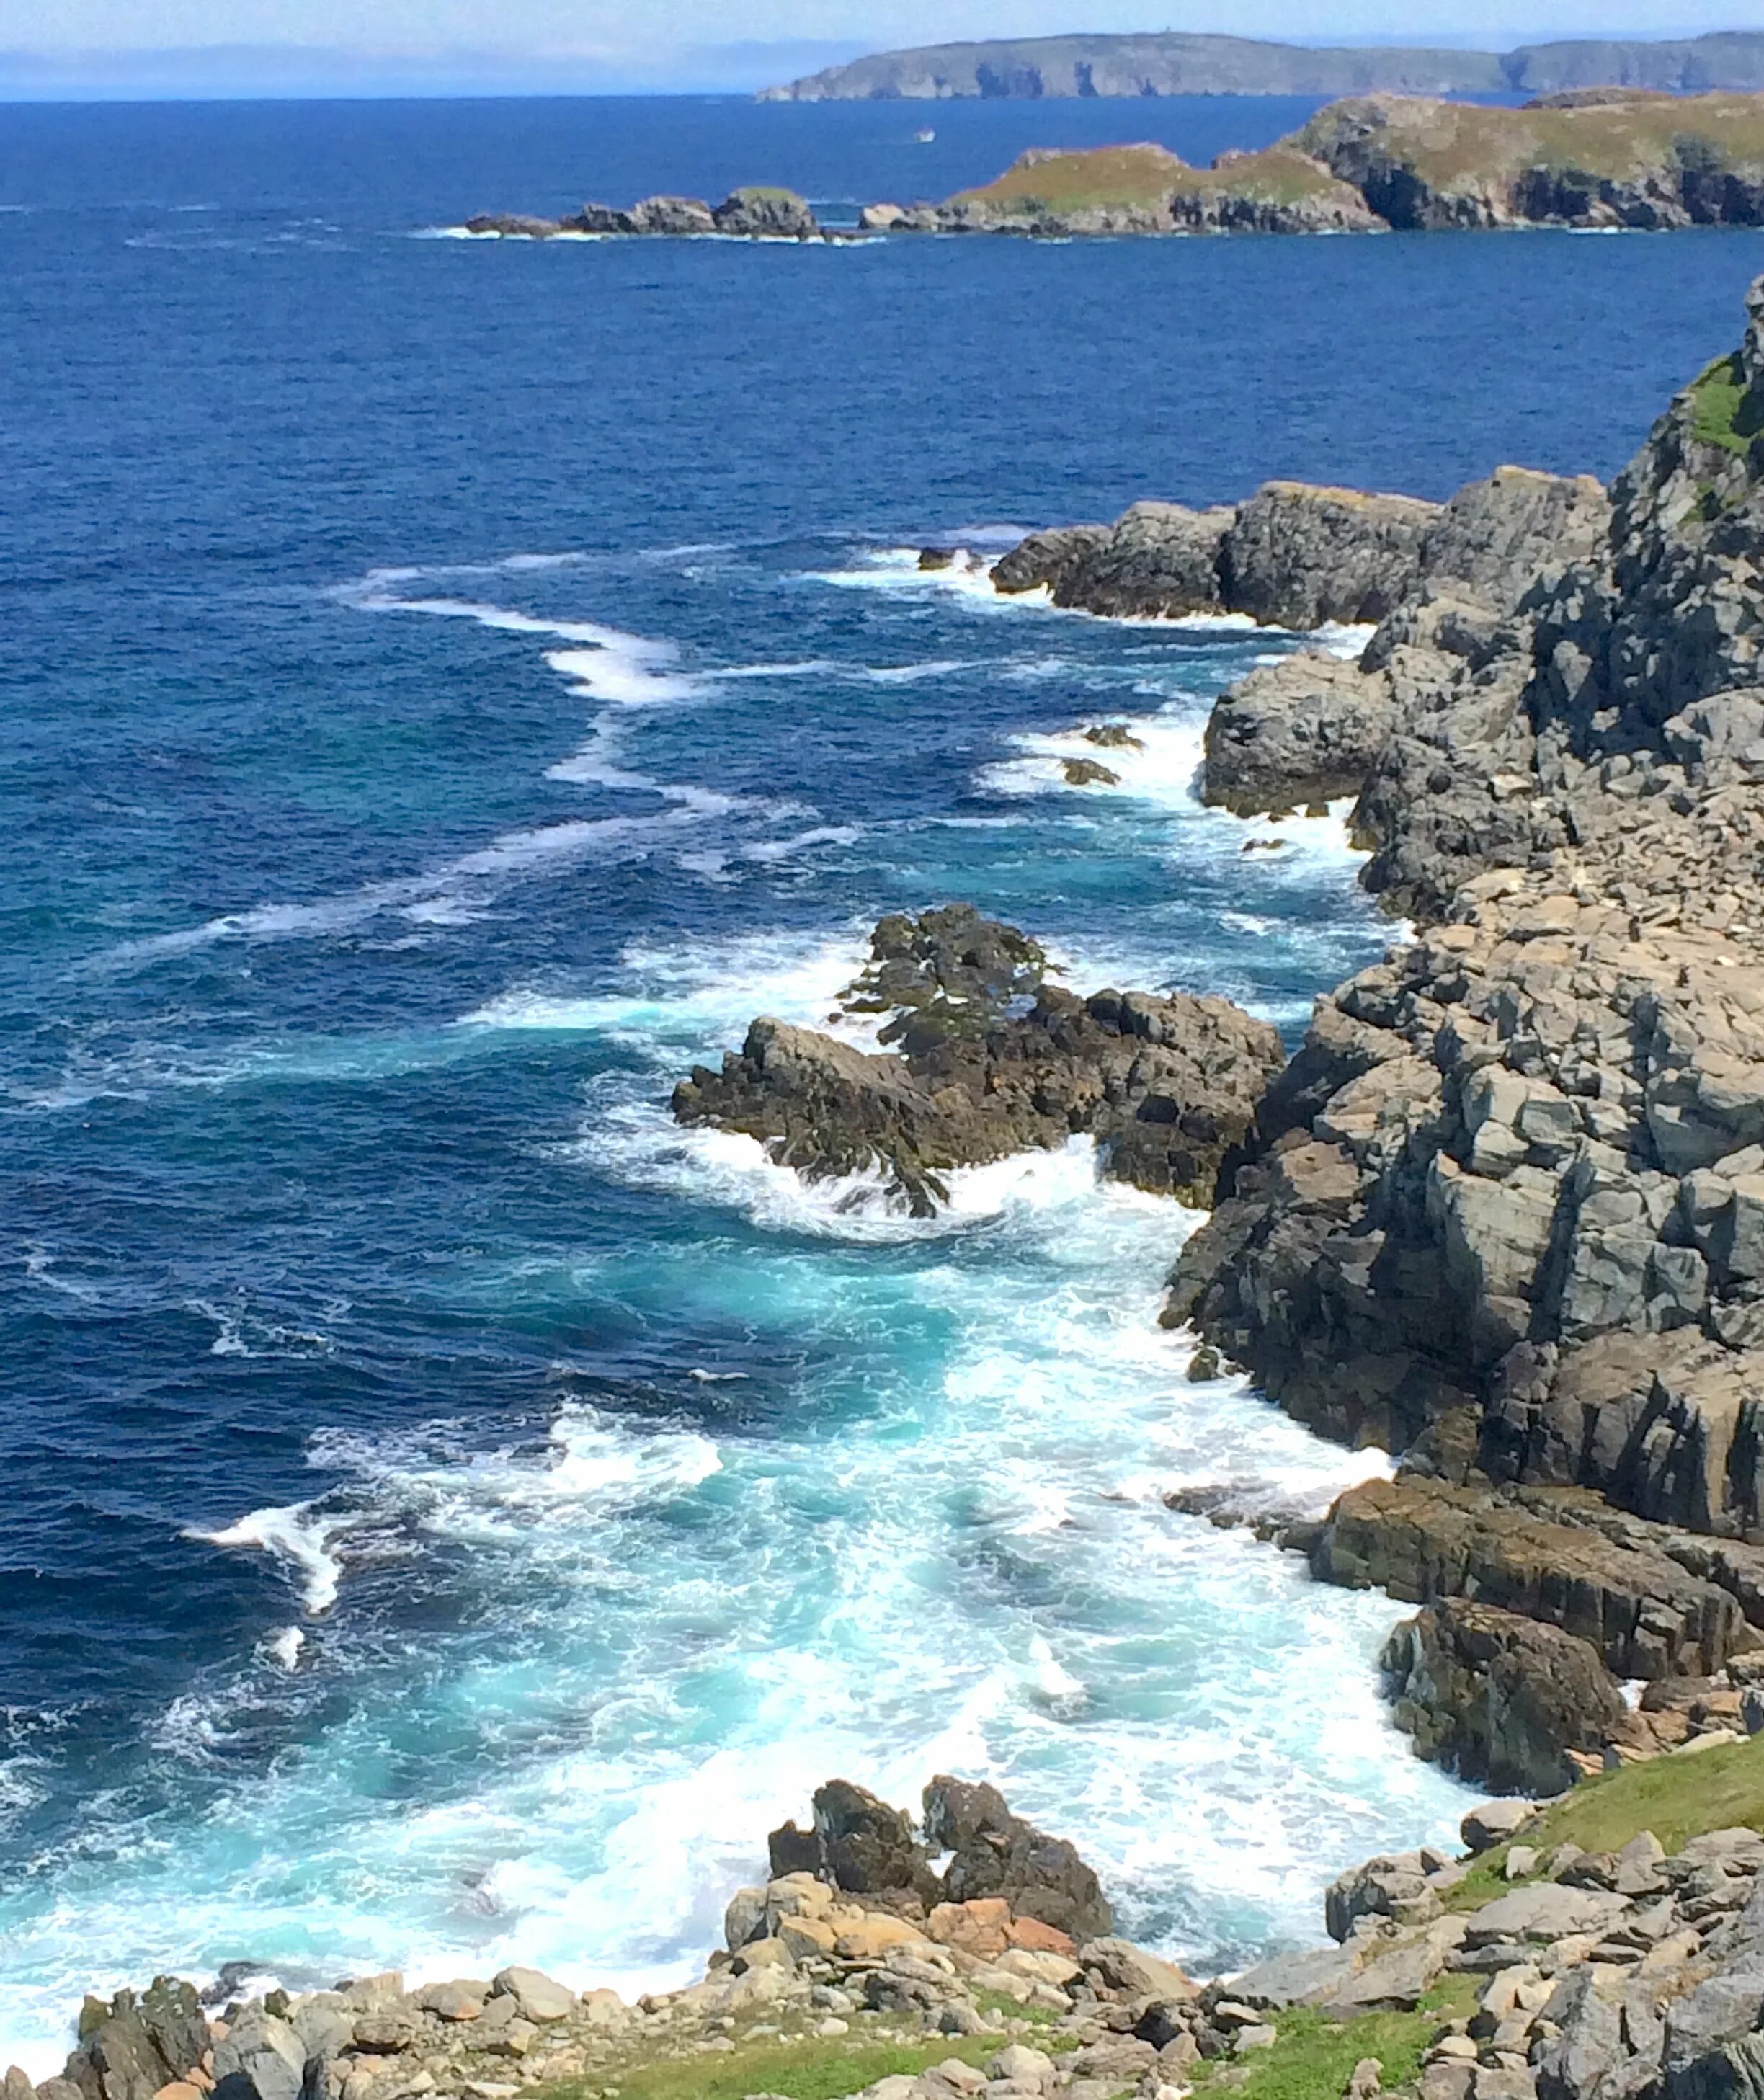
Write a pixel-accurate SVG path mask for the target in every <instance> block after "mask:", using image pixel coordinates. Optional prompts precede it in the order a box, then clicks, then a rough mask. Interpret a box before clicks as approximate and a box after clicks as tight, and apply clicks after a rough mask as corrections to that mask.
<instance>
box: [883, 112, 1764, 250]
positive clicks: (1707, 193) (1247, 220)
mask: <svg viewBox="0 0 1764 2100" xmlns="http://www.w3.org/2000/svg"><path fill="white" fill-rule="evenodd" d="M884 212H885V214H892V215H886V216H880V217H878V216H872V217H871V219H870V220H869V222H868V223H871V224H872V225H876V226H882V227H886V228H888V229H889V230H897V231H900V232H994V233H1021V234H1032V235H1043V236H1058V237H1070V236H1074V235H1081V234H1097V233H1180V232H1210V233H1229V232H1261V233H1314V232H1377V231H1384V230H1387V229H1389V228H1391V227H1396V228H1398V229H1400V230H1402V231H1409V232H1415V231H1437V230H1440V229H1443V228H1448V227H1482V228H1492V227H1513V226H1574V227H1625V226H1629V227H1650V228H1654V229H1660V228H1665V227H1685V226H1722V225H1737V226H1756V225H1758V224H1760V223H1764V100H1761V99H1760V98H1759V97H1758V96H1757V95H1744V94H1709V95H1699V96H1696V98H1694V99H1689V100H1685V99H1677V98H1674V97H1673V96H1670V95H1657V94H1652V93H1648V92H1647V91H1643V90H1634V89H1626V88H1614V89H1604V90H1599V91H1597V92H1593V93H1582V94H1573V93H1570V94H1566V95H1555V96H1549V97H1546V98H1544V99H1541V100H1539V101H1537V102H1535V103H1531V104H1527V105H1526V106H1525V107H1524V108H1519V109H1512V108H1488V107H1485V106H1483V105H1480V104H1471V103H1463V102H1450V101H1442V100H1439V99H1434V98H1430V97H1426V96H1415V95H1358V96H1353V97H1350V98H1348V99H1345V100H1342V101H1338V102H1333V103H1331V104H1330V105H1329V107H1328V108H1325V109H1322V110H1320V111H1319V112H1318V113H1317V114H1316V116H1315V117H1312V119H1311V121H1310V122H1309V123H1308V124H1306V125H1305V126H1303V128H1302V129H1301V130H1298V131H1295V132H1294V133H1293V134H1292V135H1290V137H1289V138H1286V139H1281V141H1280V142H1279V143H1277V145H1274V146H1272V147H1270V148H1267V149H1266V150H1265V151H1263V152H1257V153H1231V154H1224V155H1221V156H1220V157H1219V160H1218V161H1215V163H1214V165H1213V166H1212V167H1211V169H1206V170H1197V169H1193V168H1189V167H1188V166H1186V165H1184V163H1183V162H1182V161H1179V160H1178V159H1177V158H1176V157H1175V156H1174V155H1173V154H1170V153H1166V152H1164V150H1163V149H1162V148H1161V147H1156V146H1131V147H1105V148H1096V149H1093V150H1091V151H1090V152H1066V153H1052V152H1047V151H1045V150H1043V149H1038V150H1036V151H1034V152H1029V153H1025V155H1023V157H1021V159H1020V160H1019V161H1017V163H1016V165H1014V166H1013V167H1012V168H1010V169H1008V170H1006V172H1005V173H1004V174H1002V175H1001V176H999V178H998V179H997V180H996V181H994V182H991V183H986V184H985V185H983V186H982V187H981V188H978V189H973V190H966V191H964V192H962V193H961V194H960V195H959V196H955V197H951V198H950V200H949V201H948V202H947V203H946V204H944V205H941V206H938V207H936V208H934V209H932V208H922V209H920V210H917V211H915V212H911V213H904V214H903V213H900V212H898V211H897V208H896V207H893V206H889V207H885V208H884Z"/></svg>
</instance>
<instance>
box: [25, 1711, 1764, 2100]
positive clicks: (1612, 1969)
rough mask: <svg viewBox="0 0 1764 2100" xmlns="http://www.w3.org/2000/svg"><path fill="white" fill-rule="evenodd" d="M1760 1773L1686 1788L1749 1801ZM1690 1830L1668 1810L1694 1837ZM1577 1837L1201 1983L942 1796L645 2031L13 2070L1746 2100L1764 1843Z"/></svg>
mask: <svg viewBox="0 0 1764 2100" xmlns="http://www.w3.org/2000/svg"><path fill="white" fill-rule="evenodd" d="M1760 1755H1761V1752H1760V1750H1759V1749H1756V1748H1749V1749H1745V1750H1744V1751H1742V1752H1740V1753H1739V1754H1738V1760H1739V1761H1736V1758H1735V1755H1733V1754H1729V1755H1727V1758H1726V1761H1725V1762H1721V1763H1717V1762H1704V1761H1699V1762H1698V1765H1697V1766H1694V1767H1683V1774H1684V1776H1685V1777H1686V1778H1688V1777H1690V1776H1692V1774H1693V1773H1694V1772H1695V1771H1697V1770H1699V1769H1700V1771H1704V1772H1711V1773H1713V1774H1715V1778H1714V1780H1713V1787H1714V1789H1715V1790H1716V1791H1717V1792H1719V1791H1720V1790H1721V1789H1723V1788H1725V1789H1727V1791H1728V1792H1729V1793H1733V1792H1734V1790H1735V1787H1736V1785H1738V1786H1740V1788H1742V1789H1743V1788H1744V1785H1747V1784H1750V1785H1756V1783H1757V1774H1756V1773H1755V1771H1754V1770H1753V1768H1754V1767H1757V1765H1758V1763H1759V1760H1760ZM1740 1761H1744V1762H1740ZM1656 1792H1657V1790H1656ZM1684 1796H1685V1788H1684V1785H1682V1781H1681V1784H1680V1785H1679V1786H1678V1789H1676V1792H1675V1793H1672V1794H1668V1795H1666V1796H1665V1797H1663V1798H1658V1799H1657V1800H1656V1807H1658V1808H1660V1809H1661V1810H1663V1811H1665V1815H1666V1816H1667V1817H1669V1818H1677V1819H1678V1820H1679V1821H1680V1822H1683V1821H1684V1820H1686V1815H1685V1808H1684ZM1745 1798H1747V1799H1748V1800H1749V1799H1750V1798H1749V1797H1745ZM1576 1799H1577V1798H1576ZM1575 1805H1576V1804H1575V1801H1573V1800H1571V1801H1570V1802H1568V1804H1566V1805H1565V1806H1558V1807H1555V1808H1549V1807H1546V1808H1545V1809H1543V1810H1542V1811H1539V1810H1537V1809H1536V1808H1534V1807H1533V1806H1532V1804H1531V1803H1530V1802H1516V1801H1505V1802H1489V1803H1488V1804H1486V1805H1485V1806H1484V1807H1481V1808H1480V1809H1476V1810H1473V1811H1471V1813H1470V1815H1467V1816H1466V1818H1465V1819H1464V1824H1463V1833H1462V1835H1463V1839H1464V1842H1465V1844H1466V1847H1467V1850H1466V1853H1465V1854H1464V1855H1462V1856H1461V1857H1455V1858H1454V1857H1453V1855H1451V1854H1449V1853H1448V1852H1445V1851H1438V1850H1422V1851H1417V1852H1412V1853H1403V1854H1399V1855H1381V1856H1378V1857H1376V1858H1374V1859H1371V1860H1367V1861H1365V1863H1364V1864H1361V1865H1360V1866H1358V1867H1356V1868H1352V1869H1350V1870H1349V1871H1348V1872H1347V1873H1343V1875H1341V1876H1340V1877H1338V1879H1337V1880H1336V1881H1335V1882H1334V1883H1333V1884H1331V1886H1330V1888H1329V1890H1327V1892H1326V1894H1325V1899H1324V1904H1323V1913H1324V1922H1325V1926H1326V1929H1327V1931H1328V1934H1329V1943H1326V1944H1320V1945H1317V1946H1315V1947H1312V1948H1303V1949H1299V1950H1296V1951H1293V1952H1287V1953H1283V1954H1277V1955H1275V1956H1273V1957H1271V1958H1269V1959H1267V1960H1265V1961H1261V1962H1259V1963H1258V1964H1257V1965H1255V1966H1254V1967H1252V1968H1250V1969H1249V1970H1241V1971H1239V1972H1237V1973H1236V1974H1229V1975H1226V1976H1221V1977H1216V1978H1215V1979H1211V1981H1206V1982H1202V1981H1197V1980H1196V1979H1193V1978H1191V1977H1190V1976H1188V1974H1185V1973H1184V1971H1183V1970H1181V1969H1180V1968H1178V1967H1177V1966H1175V1965H1174V1964H1173V1963H1171V1962H1170V1961H1166V1960H1164V1959H1162V1957H1159V1956H1158V1955H1155V1954H1153V1953H1150V1952H1147V1951H1146V1950H1145V1949H1144V1948H1139V1947H1136V1946H1134V1945H1133V1944H1131V1943H1130V1942H1128V1941H1127V1940H1125V1939H1121V1938H1120V1937H1118V1935H1116V1934H1115V1932H1114V1917H1113V1915H1112V1913H1111V1911H1110V1909H1109V1904H1108V1900H1107V1899H1106V1897H1105V1895H1104V1893H1103V1890H1102V1888H1101V1886H1100V1883H1099V1882H1098V1881H1097V1878H1096V1875H1095V1873H1093V1872H1092V1871H1091V1868H1089V1867H1088V1866H1087V1864H1085V1863H1084V1861H1083V1860H1082V1859H1081V1858H1080V1857H1079V1856H1078V1853H1077V1852H1076V1851H1074V1848H1073V1847H1072V1846H1070V1845H1069V1844H1068V1843H1066V1842H1064V1841H1062V1840H1061V1839H1058V1838H1051V1837H1049V1836H1048V1835H1047V1833H1044V1832H1042V1831H1040V1830H1038V1829H1035V1828H1034V1825H1033V1824H1029V1823H1027V1822H1025V1821H1024V1820H1022V1819H1021V1817H1019V1816H1017V1815H1013V1814H1012V1811H1011V1810H1010V1809H1009V1808H1008V1806H1007V1805H1006V1803H1005V1802H1004V1801H1003V1799H1002V1798H1001V1797H1000V1796H999V1794H998V1793H997V1792H996V1791H995V1790H994V1789H993V1788H991V1787H990V1786H986V1785H969V1784H964V1783H963V1782H961V1781H959V1780H951V1779H949V1778H946V1777H940V1778H937V1779H934V1780H933V1781H932V1782H931V1783H930V1785H928V1787H927V1788H926V1789H925V1792H924V1812H923V1815H922V1818H921V1819H920V1820H919V1821H918V1822H917V1823H915V1821H914V1820H913V1819H911V1818H910V1817H909V1816H907V1815H905V1814H903V1813H902V1812H901V1811H898V1810H897V1809H894V1808H893V1807H890V1806H889V1804H888V1803H887V1802H884V1801H881V1800H879V1799H878V1798H876V1797H875V1795H873V1794H871V1793H867V1792H866V1791H865V1790H864V1789H862V1788H861V1787H857V1786H853V1785H850V1784H849V1783H848V1782H846V1781H844V1780H831V1781H830V1782H828V1783H827V1785H824V1786H822V1787H821V1788H820V1789H818V1790H817V1792H816V1793H815V1797H814V1816H813V1820H812V1821H811V1823H810V1824H809V1827H808V1828H807V1829H797V1828H796V1825H795V1824H784V1825H783V1827H782V1829H778V1830H776V1831H774V1833H772V1836H771V1838H770V1846H769V1851H770V1872H769V1876H768V1878H767V1879H766V1881H765V1882H764V1883H763V1884H756V1885H755V1886H751V1887H744V1888H740V1889H738V1890H735V1891H734V1894H733V1895H732V1896H731V1897H730V1901H729V1904H728V1906H727V1910H726V1913H725V1920H724V1941H725V1943H724V1945H723V1946H722V1947H721V1948H718V1949H717V1950H716V1951H715V1952H713V1953H712V1956H711V1957H710V1960H709V1961H708V1965H707V1967H706V1970H705V1973H704V1975H703V1978H702V1979H701V1980H700V1981H699V1982H698V1983H694V1984H691V1985H689V1986H687V1987H686V1988H683V1989H680V1990H676V1991H668V1992H659V1993H653V1994H650V1995H646V1996H643V1997H642V1998H640V1999H639V2000H638V2001H637V2003H636V2004H634V2005H631V2004H627V2003H625V2002H624V2001H623V2000H622V1999H620V1996H618V1995H617V1993H615V1992H612V1991H610V1990H605V1989H593V1988H591V1989H589V1990H588V1991H586V1992H582V1993H580V1994H579V1993H578V1992H576V1991H574V1990H572V1989H571V1988H568V1987H567V1986H566V1985H564V1984H562V1983H558V1982H557V1981H555V1980H554V1979H552V1978H550V1977H549V1976H547V1975H545V1974H542V1973H540V1971H538V1970H533V1969H530V1968H520V1967H512V1968H505V1969H503V1970H500V1971H498V1972H497V1974H496V1975H495V1976H493V1977H492V1978H490V1979H479V1978H470V1977H461V1978H456V1979H450V1980H448V1981H445V1982H440V1983H430V1984H427V1985H425V1986H421V1987H418V1988H412V1989H407V1988H405V1984H404V1978H403V1977H402V1976H401V1975H399V1974H397V1973H395V1972H388V1973H385V1974H377V1975H373V1976H368V1977H358V1978H354V1979H344V1980H342V1981H340V1982H339V1983H337V1984H336V1985H335V1986H334V1987H333V1988H329V1989H324V1990H318V1991H311V1992H302V1993H299V1994H298V1995H291V1994H289V1992H285V1991H281V1990H271V1991H269V1992H265V1993H262V1994H261V1995H258V1996H246V1997H241V1996H237V1995H236V1991H235V1989H234V1988H233V1987H232V1986H231V1985H230V1984H229V1983H228V1981H227V1978H226V1977H225V1976H224V1975H223V1977H222V1978H221V1979H218V1980H217V1983H215V1984H214V1986H212V1987H210V1988H209V1989H207V1990H199V1989H198V1988H197V1987H196V1985H195V1984H194V1983H190V1982H187V1981H181V1980H179V1979H173V1978H169V1977H164V1976H161V1977H159V1978H157V1979H155V1980H154V1982H153V1983H152V1985H151V1986H150V1987H149V1988H147V1989H146V1990H144V1991H143V1992H139V1994H137V1993H136V1992H132V1991H123V1992H118V1993H117V1994H116V1995H115V1996H112V1997H111V1998H109V1999H108V2000H107V1999H102V1998H95V1997H94V1998H88V1999H87V2001H86V2005H85V2008H84V2010H82V2014H81V2016H80V2020H79V2039H78V2042H77V2046H76V2047H75V2049H73V2053H72V2054H70V2056H69V2057H68V2061H67V2064H66V2067H65V2069H64V2071H63V2072H62V2073H61V2074H60V2076H55V2077H53V2078H49V2079H46V2080H43V2081H42V2084H41V2085H33V2084H32V2082H31V2080H29V2078H28V2077H26V2076H25V2075H24V2073H23V2072H22V2071H18V2070H16V2069H13V2070H10V2071H7V2074H6V2076H5V2080H4V2091H5V2095H6V2100H209V2096H214V2100H428V2096H438V2100H518V2096H519V2095H520V2094H522V2093H527V2092H532V2093H557V2094H560V2095H562V2094H569V2095H575V2096H580V2100H591V2097H593V2100H621V2096H623V2095H624V2094H625V2093H675V2094H680V2095H702V2096H705V2100H710V2096H714V2095H718V2094H742V2093H747V2094H750V2095H754V2096H756V2100H758V2097H759V2096H764V2100H772V2095H771V2094H770V2093H769V2091H768V2089H767V2088H766V2087H765V2085H763V2084H761V2083H759V2082H758V2081H760V2080H763V2079H764V2078H765V2077H767V2076H770V2077H771V2078H772V2079H774V2080H777V2081H778V2083H779V2085H782V2086H783V2088H784V2089H785V2091H786V2092H787V2093H790V2094H792V2095H796V2096H801V2095H803V2094H805V2093H806V2094H813V2095H817V2096H824V2100H838V2096H840V2095H843V2094H848V2093H849V2094H850V2095H852V2096H853V2100H860V2097H861V2100H1129V2096H1131V2100H1185V2096H1187V2095H1188V2094H1190V2093H1194V2092H1200V2093H1211V2092H1214V2091H1217V2092H1219V2093H1228V2092H1241V2093H1246V2096H1247V2100H1263V2095H1272V2094H1275V2093H1285V2094H1288V2095H1291V2096H1294V2100H1374V2096H1375V2095H1377V2094H1378V2093H1380V2092H1381V2091H1385V2090H1388V2091H1391V2092H1392V2093H1405V2094H1409V2095H1412V2096H1413V2100H1751V2096H1753V2095H1754V2094H1755V2093H1756V2092H1757V2089H1758V2085H1757V2080H1758V2067H1759V2065H1760V2063H1761V2062H1764V2034H1761V2033H1760V2032H1759V2029H1760V2027H1761V2024H1764V1881H1761V1879H1760V1873H1761V1869H1764V1838H1761V1837H1760V1836H1759V1835H1758V1834H1757V1832H1756V1831H1755V1830H1754V1829H1751V1828H1749V1827H1745V1826H1743V1825H1740V1826H1735V1825H1731V1824H1728V1825H1725V1826H1724V1825H1722V1824H1721V1823H1720V1822H1719V1820H1718V1813H1719V1804H1718V1803H1716V1804H1713V1805H1712V1806H1711V1807H1709V1808H1708V1809H1707V1810H1706V1811H1703V1812H1701V1813H1698V1812H1696V1811H1691V1813H1690V1815H1689V1817H1688V1828H1687V1830H1686V1831H1685V1832H1684V1833H1683V1834H1682V1835H1680V1836H1678V1837H1677V1838H1675V1840H1674V1845H1673V1847H1672V1849H1671V1850H1670V1851H1669V1850H1668V1847H1667V1846H1666V1845H1665V1843H1663V1842H1661V1840H1660V1838H1658V1837H1657V1836H1656V1834H1655V1833H1654V1832H1653V1830H1652V1829H1649V1828H1647V1827H1645V1826H1643V1827H1634V1825H1635V1818H1636V1815H1637V1813H1638V1804H1637V1803H1636V1802H1634V1800H1633V1799H1628V1800H1625V1799H1624V1798H1611V1799H1607V1801H1605V1802H1603V1804H1602V1806H1603V1820H1602V1821H1601V1822H1599V1823H1598V1824H1597V1825H1596V1826H1595V1825H1594V1824H1593V1823H1592V1822H1590V1821H1588V1820H1586V1819H1585V1818H1582V1819H1581V1821H1580V1822H1578V1823H1577V1822H1576V1821H1575V1820H1573V1819H1574V1815H1575ZM1760 1805H1764V1797H1760ZM1753 1812H1754V1813H1756V1809H1755V1808H1754V1811H1753ZM1712 1819H1713V1820H1712ZM1667 1827H1669V1828H1671V1827H1674V1825H1673V1824H1670V1823H1669V1824H1668V1825H1667ZM1577 1830H1578V1831H1579V1833H1580V1834H1581V1836H1584V1837H1587V1838H1599V1839H1603V1840H1607V1841H1616V1840H1621V1842H1604V1843H1602V1844H1598V1843H1595V1844H1583V1843H1581V1842H1577V1841H1576V1838H1575V1836H1574V1834H1573V1833H1575V1832H1576V1831H1577ZM940 1858H941V1860H942V1865H941V1868H940V1867H939V1865H938V1864H935V1863H936V1862H937V1860H939V1859H940ZM865 2071H870V2072H871V2073H874V2074H875V2075H872V2076H869V2077H868V2078H867V2080H866V2079H864V2077H863V2074H864V2072H865ZM858 2081H862V2082H858Z"/></svg>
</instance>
